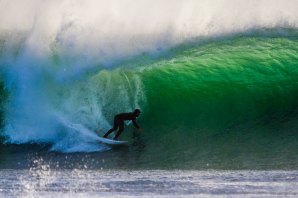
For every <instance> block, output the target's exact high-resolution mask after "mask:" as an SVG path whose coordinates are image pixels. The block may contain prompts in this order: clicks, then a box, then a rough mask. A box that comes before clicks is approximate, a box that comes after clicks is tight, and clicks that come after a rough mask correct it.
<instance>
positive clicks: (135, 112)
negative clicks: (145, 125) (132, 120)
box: [133, 109, 141, 117]
mask: <svg viewBox="0 0 298 198" xmlns="http://www.w3.org/2000/svg"><path fill="white" fill-rule="evenodd" d="M133 114H134V115H135V116H137V117H138V116H139V115H140V114H141V110H140V109H135V110H134V112H133Z"/></svg>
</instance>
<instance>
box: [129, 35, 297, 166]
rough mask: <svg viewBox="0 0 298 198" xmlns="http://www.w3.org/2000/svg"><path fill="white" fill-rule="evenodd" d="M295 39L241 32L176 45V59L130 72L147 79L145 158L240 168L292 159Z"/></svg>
mask: <svg viewBox="0 0 298 198" xmlns="http://www.w3.org/2000/svg"><path fill="white" fill-rule="evenodd" d="M297 44H298V40H297V39H296V38H291V39H289V38H252V37H246V38H245V37H244V38H236V39H231V40H227V41H219V42H211V43H209V44H204V45H198V46H193V47H191V48H188V49H184V50H179V49H176V50H173V51H172V52H171V53H172V54H171V58H167V59H161V60H159V61H157V62H156V63H153V64H151V65H146V66H144V68H142V69H141V70H139V71H137V72H136V71H134V70H132V71H127V70H125V72H126V74H127V75H129V74H131V73H137V74H138V75H139V76H141V79H142V83H143V85H144V91H145V95H146V98H147V103H146V105H145V106H144V108H143V110H144V114H143V117H142V118H141V123H142V125H144V128H145V131H146V132H144V136H145V137H146V138H147V140H148V142H150V143H149V144H150V145H151V147H150V149H149V150H150V151H148V152H149V153H150V154H148V155H149V156H151V157H149V156H147V157H148V158H150V159H152V158H153V159H155V158H157V159H156V160H157V161H163V160H161V159H164V163H165V164H164V166H175V165H177V164H183V166H190V167H196V166H197V165H198V164H200V165H202V164H205V165H206V164H209V163H210V164H216V163H217V162H218V161H221V162H226V163H222V164H221V165H222V166H226V167H229V166H231V167H234V168H235V166H236V167H237V166H241V167H243V166H245V165H244V164H246V165H248V164H249V163H251V161H249V160H252V158H254V159H256V158H257V159H258V160H259V166H262V164H263V163H264V164H267V165H268V164H270V163H271V164H275V163H272V162H274V161H275V160H276V155H278V154H280V156H281V157H280V161H279V160H278V161H279V162H280V164H283V165H284V163H282V162H287V163H288V162H289V161H288V160H287V159H284V158H286V156H289V155H291V154H292V156H295V153H296V151H297V145H298V144H297V143H298V142H297V138H295V136H294V134H295V133H296V132H295V131H297V129H298V122H297V115H298V114H297V113H298V102H297V97H298V45H297ZM269 151H270V152H269ZM285 151H286V153H287V155H284V153H283V152H285ZM296 154H297V153H296ZM152 156H155V157H152ZM169 156H171V157H169ZM283 156H284V157H283ZM177 159H179V160H177ZM233 159H237V160H236V161H238V163H236V165H235V164H233V163H232V164H230V160H233ZM261 159H264V160H268V161H265V162H264V160H261ZM243 160H244V161H245V163H244V164H243ZM283 160H284V161H283ZM187 161H192V162H193V161H195V162H197V163H190V164H188V163H186V162H187ZM252 161H254V160H252ZM294 161H295V160H294ZM171 162H172V163H171ZM239 162H241V163H239ZM283 165H281V166H283ZM288 165H291V163H288ZM202 166H204V165H202ZM264 166H265V165H264Z"/></svg>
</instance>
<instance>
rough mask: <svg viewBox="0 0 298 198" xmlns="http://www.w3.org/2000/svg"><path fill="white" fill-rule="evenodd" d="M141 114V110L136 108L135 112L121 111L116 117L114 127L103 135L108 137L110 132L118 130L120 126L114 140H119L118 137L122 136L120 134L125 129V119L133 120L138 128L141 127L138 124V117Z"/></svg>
mask: <svg viewBox="0 0 298 198" xmlns="http://www.w3.org/2000/svg"><path fill="white" fill-rule="evenodd" d="M140 114H141V110H140V109H135V110H134V111H133V112H130V113H120V114H118V115H116V116H115V117H114V125H113V128H111V129H110V130H109V131H108V132H107V133H106V134H105V135H104V136H103V137H104V138H106V137H108V135H109V134H110V133H112V132H113V131H116V130H117V129H118V128H119V129H118V132H117V134H116V135H115V137H114V138H113V139H114V140H117V139H118V137H119V136H120V134H121V133H122V131H123V130H124V121H125V120H131V121H132V123H133V125H134V126H135V127H136V128H137V129H141V128H140V126H139V125H138V123H137V122H136V119H137V117H139V115H140Z"/></svg>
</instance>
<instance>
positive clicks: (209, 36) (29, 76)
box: [0, 0, 298, 152]
mask: <svg viewBox="0 0 298 198" xmlns="http://www.w3.org/2000/svg"><path fill="white" fill-rule="evenodd" d="M237 2H238V1H237ZM240 2H242V3H241V4H239V3H236V1H214V3H213V4H211V3H210V2H208V1H181V2H179V3H171V4H169V2H168V1H158V2H155V3H156V5H155V4H153V2H152V1H151V2H147V1H138V2H133V1H128V0H127V1H124V2H122V3H119V2H117V3H116V2H114V1H109V2H104V1H103V2H100V3H99V2H97V1H86V2H85V3H83V4H82V5H81V4H79V3H78V2H77V1H63V2H62V3H61V4H59V5H58V4H57V3H56V2H52V1H51V2H50V1H45V2H39V1H27V2H26V5H27V6H25V7H24V9H23V10H21V11H20V10H19V9H18V7H15V6H13V5H14V4H13V1H1V2H0V5H1V7H0V8H1V12H0V13H1V14H0V17H1V18H3V19H6V20H2V21H1V22H0V32H1V33H0V35H1V38H0V66H1V76H2V81H3V83H2V85H3V86H4V87H5V90H4V91H1V104H3V105H2V108H1V109H2V111H3V115H2V116H1V117H2V121H3V127H2V136H3V137H4V141H5V142H6V143H18V144H20V143H48V144H51V145H52V147H51V150H55V151H61V152H92V151H102V150H105V149H106V148H105V147H104V146H103V145H98V144H94V143H90V141H91V142H92V141H96V138H97V136H96V134H95V132H92V131H95V130H99V131H100V132H99V134H100V135H102V134H103V133H104V132H105V131H106V130H107V129H108V128H109V127H110V126H111V125H110V124H111V122H112V119H113V116H114V115H115V114H116V113H120V112H124V111H131V110H133V109H134V108H136V107H140V108H141V109H142V110H143V114H142V118H141V119H140V123H141V125H143V126H144V128H145V129H146V130H147V132H145V133H144V136H145V138H146V139H147V141H148V142H155V144H154V145H155V148H160V147H163V146H161V145H164V146H165V145H176V146H175V149H178V150H179V149H182V148H183V147H184V145H185V142H189V144H190V145H189V149H190V150H192V149H194V148H197V146H198V144H202V145H205V146H206V144H204V141H205V140H206V139H210V138H211V137H213V136H217V135H219V136H220V137H225V138H223V139H227V138H228V137H229V138H231V137H230V136H232V137H233V138H236V137H239V136H238V135H239V134H238V133H237V132H236V131H242V133H248V134H254V136H255V137H256V133H261V134H264V132H260V131H279V132H280V133H284V134H289V133H292V132H293V131H295V130H296V129H297V126H296V120H297V112H298V111H297V102H296V100H295V99H296V98H297V93H298V92H297V89H298V86H297V81H298V80H297V72H298V71H297V64H298V61H297V59H298V58H297V57H298V54H297V51H298V50H297V47H296V46H297V35H298V34H297V24H298V21H297V19H298V17H297V14H296V13H297V12H296V11H294V8H295V5H296V4H297V3H296V2H295V1H290V0H288V1H286V2H285V1H278V0H276V1H274V3H273V2H272V1H265V0H264V1H258V2H257V1H252V2H249V3H247V2H244V1H240ZM128 5H130V6H128ZM223 5H225V7H226V8H227V9H222V6H223ZM42 8H44V9H42ZM145 8H150V9H145ZM40 10H43V12H40ZM86 10H88V11H89V12H88V13H87V12H85V11H86ZM2 11H3V12H2ZM99 11H102V12H99ZM11 13H15V14H16V13H18V14H17V15H13V17H12V14H11ZM28 13H29V15H28V17H26V20H24V21H23V18H24V17H23V15H25V14H28ZM111 13H112V14H111ZM239 13H242V14H241V16H240V17H239ZM108 16H109V17H108ZM107 18H109V21H108V22H107ZM157 19H158V20H157ZM19 21H22V22H23V23H21V24H20V23H19ZM271 125H274V126H275V129H271V128H270V126H271ZM129 130H131V129H129ZM281 131H282V132H281ZM273 133H274V134H276V133H277V132H273ZM224 134H228V135H224ZM231 134H233V135H231ZM157 139H158V140H159V141H158V142H156V140H157ZM212 139H213V138H212ZM219 139H221V138H219ZM215 143H216V141H215V142H213V144H215ZM291 145H293V144H291ZM164 149H169V148H164ZM171 149H173V148H171ZM186 150H187V149H186ZM173 152H174V151H173Z"/></svg>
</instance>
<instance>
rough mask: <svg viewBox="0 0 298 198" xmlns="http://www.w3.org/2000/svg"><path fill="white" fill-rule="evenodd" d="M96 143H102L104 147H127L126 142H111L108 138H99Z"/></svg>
mask: <svg viewBox="0 0 298 198" xmlns="http://www.w3.org/2000/svg"><path fill="white" fill-rule="evenodd" d="M98 141H99V142H100V143H104V144H106V145H109V146H112V147H115V146H128V141H121V140H112V139H108V138H102V137H99V139H98Z"/></svg>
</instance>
